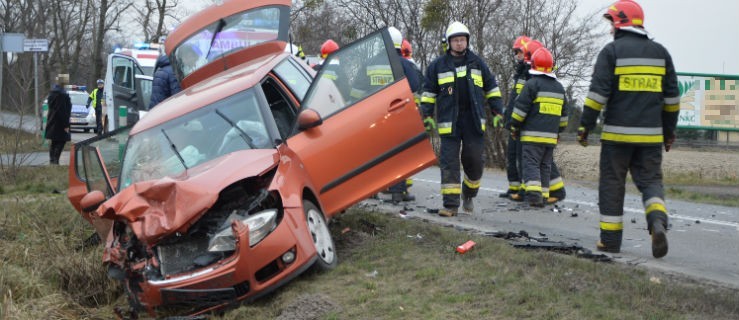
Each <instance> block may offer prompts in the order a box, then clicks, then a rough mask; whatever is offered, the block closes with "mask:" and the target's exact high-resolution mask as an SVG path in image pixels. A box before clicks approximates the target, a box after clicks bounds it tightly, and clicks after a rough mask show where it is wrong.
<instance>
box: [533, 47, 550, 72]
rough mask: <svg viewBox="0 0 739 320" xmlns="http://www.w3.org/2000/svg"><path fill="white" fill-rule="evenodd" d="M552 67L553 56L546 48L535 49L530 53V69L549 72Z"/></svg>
mask: <svg viewBox="0 0 739 320" xmlns="http://www.w3.org/2000/svg"><path fill="white" fill-rule="evenodd" d="M553 68H554V58H552V53H551V52H549V50H547V48H544V47H541V48H539V49H536V51H534V54H532V55H531V70H536V71H541V72H545V73H550V72H552V69H553Z"/></svg>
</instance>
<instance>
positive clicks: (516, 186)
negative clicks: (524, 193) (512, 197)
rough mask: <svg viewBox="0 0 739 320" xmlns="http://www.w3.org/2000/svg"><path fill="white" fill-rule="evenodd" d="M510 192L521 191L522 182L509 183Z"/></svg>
mask: <svg viewBox="0 0 739 320" xmlns="http://www.w3.org/2000/svg"><path fill="white" fill-rule="evenodd" d="M508 190H511V191H519V190H521V182H518V181H511V182H508Z"/></svg>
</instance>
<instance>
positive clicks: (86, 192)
mask: <svg viewBox="0 0 739 320" xmlns="http://www.w3.org/2000/svg"><path fill="white" fill-rule="evenodd" d="M290 4H291V1H289V0H257V1H239V0H231V1H228V0H226V1H223V3H222V4H221V5H218V6H214V7H210V8H208V9H205V10H203V11H201V12H200V13H198V14H196V15H195V16H193V17H191V18H189V19H188V20H187V21H185V22H183V23H182V24H181V25H180V27H178V29H177V30H175V31H174V32H172V33H171V34H170V35H169V37H168V38H167V43H166V48H168V50H170V51H168V52H167V54H168V55H170V57H171V59H170V60H171V61H173V68H174V69H175V72H176V73H177V74H178V75H179V76H180V77H181V84H182V86H183V91H182V92H180V93H179V94H177V95H175V96H173V97H171V98H170V99H168V100H166V101H164V102H163V103H162V104H160V105H158V106H157V108H154V109H152V110H151V111H150V112H149V113H148V114H147V115H146V117H143V118H141V119H140V120H139V121H138V122H137V123H136V124H135V125H134V126H133V127H124V128H120V129H118V130H116V131H114V132H110V133H108V134H105V135H102V136H99V137H95V138H92V139H90V140H86V141H83V142H80V143H77V144H75V145H74V146H73V151H72V152H71V157H70V158H71V159H70V171H69V185H70V186H69V190H68V197H69V200H70V202H71V203H72V205H73V206H74V207H75V208H76V209H77V210H78V211H79V212H80V214H81V215H82V216H83V218H85V219H86V220H87V221H89V222H90V223H92V225H93V226H94V227H95V229H96V231H97V232H98V234H99V235H100V237H101V239H104V240H105V249H104V254H103V263H104V264H105V266H106V267H107V268H108V274H109V276H110V277H111V278H113V279H116V280H119V281H121V283H122V286H123V288H124V289H125V291H126V293H127V295H128V301H129V304H130V306H131V311H130V316H131V317H136V316H137V315H138V314H139V313H140V312H147V313H149V314H150V315H152V316H155V315H161V313H162V312H164V313H166V314H172V313H175V314H187V315H197V314H202V313H205V312H209V311H212V310H215V309H219V308H223V307H226V306H229V305H232V304H234V303H236V302H243V301H251V300H253V299H255V298H257V297H260V296H262V295H264V294H266V293H268V292H270V291H272V290H274V289H275V288H277V287H279V286H281V285H283V284H285V283H287V282H288V281H290V280H291V279H293V278H294V277H296V276H298V275H299V274H300V273H302V272H303V271H305V270H307V269H308V268H311V267H314V268H317V269H322V270H325V269H332V268H334V267H335V266H336V264H337V262H338V257H337V256H336V251H335V248H334V243H333V240H332V237H331V233H330V231H329V229H328V226H327V222H329V221H330V219H331V218H332V217H334V216H335V215H337V214H339V213H340V212H342V211H343V210H345V209H346V208H348V207H350V206H351V205H353V204H355V203H357V202H359V201H361V200H363V199H365V198H367V197H369V196H371V195H373V194H375V193H377V192H378V191H380V190H383V189H385V188H387V187H388V186H390V185H392V184H394V183H396V182H398V181H401V180H404V179H405V178H406V177H408V176H410V175H412V174H414V173H416V172H418V171H421V170H423V169H425V168H427V167H429V166H431V165H432V164H434V163H435V161H436V158H435V155H434V152H433V149H432V147H431V144H430V142H429V139H428V136H427V135H426V133H425V130H424V127H423V123H422V121H421V117H420V113H419V111H418V107H417V106H416V105H415V103H414V99H413V93H412V92H411V90H410V87H409V84H408V81H407V80H406V79H405V75H404V74H403V69H402V67H401V64H400V60H399V56H398V54H397V53H396V52H395V49H394V47H393V43H392V40H391V38H390V36H389V34H388V32H387V30H386V29H382V30H379V31H377V32H374V33H372V34H370V35H368V36H366V37H365V38H363V39H360V40H358V41H356V42H354V43H351V44H348V45H346V46H344V47H343V48H342V49H341V50H339V51H337V52H335V53H333V54H332V55H331V56H329V57H328V61H327V63H330V64H332V65H334V64H335V65H337V66H340V67H341V68H342V69H343V70H341V71H343V73H344V74H346V78H344V79H340V81H341V82H340V83H337V82H335V80H332V79H335V77H328V76H327V77H324V76H323V72H324V71H325V70H322V71H320V72H319V73H317V74H316V73H315V72H314V71H313V70H312V69H311V68H310V67H309V66H308V65H307V64H306V63H305V62H304V61H303V60H301V59H299V58H296V57H294V55H293V54H290V53H289V52H286V50H285V47H286V46H287V45H288V24H289V21H290ZM264 19H271V20H274V21H277V22H279V23H262V22H259V20H264ZM254 25H258V26H260V28H258V31H256V32H257V33H251V32H252V31H250V30H254V28H253V26H254ZM240 26H252V27H251V28H250V29H249V30H241V29H240ZM222 32H225V33H227V34H228V37H225V38H221V37H220V36H219V34H221V33H222ZM234 37H236V38H234ZM193 46H195V47H196V48H197V49H198V50H197V52H199V53H200V54H201V55H200V56H198V57H195V58H196V59H192V58H193V57H186V56H185V55H186V54H190V53H191V52H189V51H188V50H190V49H192V47H193ZM186 51H188V52H186ZM191 51H192V50H191ZM338 61H340V62H341V63H340V64H339V63H338ZM370 65H371V66H370ZM372 66H374V67H372ZM378 66H380V67H381V68H382V70H379V69H377V67H378ZM335 71H336V70H333V71H332V72H335ZM369 71H373V72H369ZM368 83H371V84H373V85H372V86H370V87H368V86H365V85H366V84H368ZM350 89H351V91H352V92H354V93H355V94H354V95H353V96H350V94H349V93H350V92H349V90H350ZM357 92H360V94H359V95H357V94H356V93H357Z"/></svg>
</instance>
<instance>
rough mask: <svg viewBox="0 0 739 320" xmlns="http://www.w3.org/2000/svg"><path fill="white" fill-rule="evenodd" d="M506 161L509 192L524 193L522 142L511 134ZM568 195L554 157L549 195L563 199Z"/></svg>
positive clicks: (550, 173)
mask: <svg viewBox="0 0 739 320" xmlns="http://www.w3.org/2000/svg"><path fill="white" fill-rule="evenodd" d="M506 161H507V162H506V174H507V176H508V191H507V193H509V194H511V193H519V194H521V195H523V194H524V191H525V190H524V188H523V186H522V185H521V182H523V172H522V167H521V142H520V141H518V140H513V138H511V137H510V136H508V150H507V155H506ZM566 195H567V193H566V191H565V185H564V180H562V175H561V174H560V172H559V168H557V164H556V163H555V162H554V158H552V169H551V171H550V172H549V197H556V198H558V199H560V200H561V199H564V198H565V196H566Z"/></svg>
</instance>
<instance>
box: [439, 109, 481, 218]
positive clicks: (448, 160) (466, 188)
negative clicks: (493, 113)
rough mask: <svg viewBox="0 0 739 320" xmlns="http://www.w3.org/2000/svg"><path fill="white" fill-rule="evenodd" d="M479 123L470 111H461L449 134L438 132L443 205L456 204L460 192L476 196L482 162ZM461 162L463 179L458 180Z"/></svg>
mask: <svg viewBox="0 0 739 320" xmlns="http://www.w3.org/2000/svg"><path fill="white" fill-rule="evenodd" d="M479 127H480V123H479V122H477V121H476V120H475V117H474V116H473V115H472V114H471V113H469V112H462V111H460V113H459V115H458V117H457V123H456V126H455V128H454V130H453V131H452V133H451V134H448V135H442V136H441V151H440V154H439V167H440V168H441V194H442V197H443V204H444V207H445V208H459V203H460V193H461V194H462V195H463V196H465V197H475V196H477V191H478V190H479V189H480V178H482V171H483V166H484V164H485V163H484V159H483V150H485V143H484V137H485V136H484V135H483V134H482V133H480V132H479ZM460 151H461V164H462V168H463V170H464V181H463V183H460V172H459V166H460Z"/></svg>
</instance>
